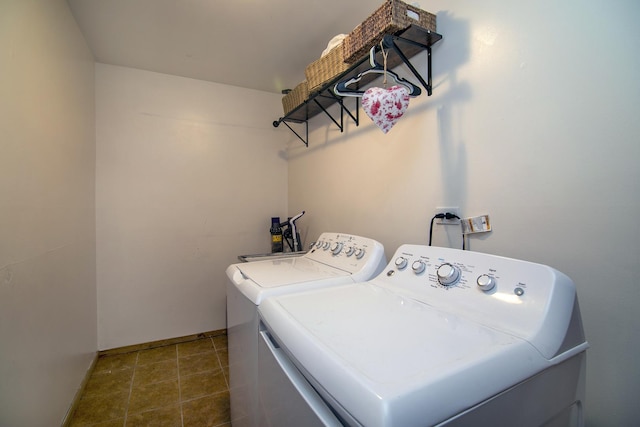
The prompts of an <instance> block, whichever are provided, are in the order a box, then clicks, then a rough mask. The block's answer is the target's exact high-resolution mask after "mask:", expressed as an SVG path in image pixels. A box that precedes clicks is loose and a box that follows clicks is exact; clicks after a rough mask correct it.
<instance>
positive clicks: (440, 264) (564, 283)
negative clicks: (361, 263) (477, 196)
mask: <svg viewBox="0 0 640 427" xmlns="http://www.w3.org/2000/svg"><path fill="white" fill-rule="evenodd" d="M371 283H372V284H374V285H377V286H381V287H385V288H387V289H390V290H391V291H393V292H396V293H398V294H399V296H401V297H407V298H410V299H411V300H414V301H418V302H421V303H423V304H425V305H426V306H430V307H433V308H436V309H439V310H442V311H443V312H450V313H455V314H456V315H458V316H462V317H466V318H471V319H472V320H474V321H477V322H478V323H482V324H485V325H488V326H491V327H495V328H498V329H501V330H505V331H508V332H510V333H513V334H516V335H518V336H520V337H531V336H532V334H536V333H540V331H541V329H542V326H541V325H542V324H549V325H550V328H552V329H553V328H557V327H558V326H559V325H561V324H563V323H565V324H566V322H568V318H569V316H570V315H571V312H572V309H573V304H574V300H575V285H574V283H573V282H572V281H571V279H569V278H568V277H567V276H565V275H564V274H562V273H560V272H559V271H557V270H555V269H553V268H551V267H548V266H545V265H541V264H535V263H531V262H527V261H520V260H516V259H510V258H505V257H500V256H496V255H490V254H483V253H479V252H471V251H462V250H458V249H451V248H441V247H435V246H420V245H402V246H400V247H399V248H398V250H397V251H396V252H395V254H394V255H393V257H392V258H391V260H390V262H389V264H388V265H387V267H386V268H385V270H384V271H383V273H381V274H380V275H378V276H377V277H376V278H375V279H374V280H372V281H371ZM554 322H556V323H555V326H553V323H554Z"/></svg>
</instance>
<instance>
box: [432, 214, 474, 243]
mask: <svg viewBox="0 0 640 427" xmlns="http://www.w3.org/2000/svg"><path fill="white" fill-rule="evenodd" d="M436 219H449V220H451V219H457V220H460V217H459V216H458V215H456V214H454V213H451V212H444V213H439V214H435V215H434V216H433V218H431V225H429V246H431V240H432V238H433V221H435V220H436ZM465 249H466V244H465V238H464V233H462V250H463V251H464V250H465Z"/></svg>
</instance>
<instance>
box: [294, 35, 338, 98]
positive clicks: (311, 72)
mask: <svg viewBox="0 0 640 427" xmlns="http://www.w3.org/2000/svg"><path fill="white" fill-rule="evenodd" d="M342 55H343V48H342V43H340V44H339V45H338V46H336V47H334V48H333V49H331V50H330V51H329V53H327V54H326V55H325V56H323V57H322V58H320V59H318V60H317V61H313V62H312V63H311V64H309V65H307V68H305V70H304V74H305V75H306V77H307V81H308V82H309V92H311V93H312V92H315V91H316V90H318V89H320V87H321V86H322V85H323V84H324V83H326V82H328V81H329V80H331V79H332V78H333V77H335V76H337V75H338V74H340V73H342V72H343V71H346V70H347V68H349V64H345V62H344V59H343V56H342Z"/></svg>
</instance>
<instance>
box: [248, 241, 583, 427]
mask: <svg viewBox="0 0 640 427" xmlns="http://www.w3.org/2000/svg"><path fill="white" fill-rule="evenodd" d="M259 314H260V317H261V325H260V327H261V332H260V335H261V336H260V338H261V339H260V345H259V360H260V382H259V384H260V390H259V394H260V395H259V400H260V408H261V409H262V413H261V417H262V419H261V423H262V425H273V426H294V425H295V426H313V425H320V426H322V425H325V426H326V425H349V426H366V427H383V426H394V427H398V426H402V427H411V426H433V425H437V426H439V425H447V426H519V427H522V426H541V425H545V426H563V427H564V426H569V425H578V426H580V425H582V424H583V402H584V395H585V379H584V375H585V365H586V349H587V347H588V343H587V342H586V341H585V337H584V333H583V328H582V320H581V317H580V309H579V307H578V300H577V297H576V290H575V285H574V283H573V282H572V281H571V280H570V279H569V278H568V277H567V276H565V275H564V274H562V273H560V272H558V271H556V270H554V269H552V268H550V267H547V266H544V265H540V264H533V263H529V262H524V261H518V260H514V259H508V258H503V257H498V256H493V255H488V254H481V253H476V252H469V251H460V250H456V249H449V248H438V247H429V246H417V245H403V246H401V247H400V248H399V249H398V250H397V251H396V253H395V254H394V257H393V258H392V261H391V262H390V263H389V265H388V266H387V267H386V269H385V271H384V272H382V273H381V274H380V275H378V276H377V277H376V278H374V279H372V280H370V281H368V282H364V283H355V284H349V285H343V286H339V287H332V288H328V289H320V290H314V291H309V292H305V293H301V294H295V295H284V296H279V297H273V298H269V299H267V300H265V301H264V302H263V303H262V304H261V305H260V308H259Z"/></svg>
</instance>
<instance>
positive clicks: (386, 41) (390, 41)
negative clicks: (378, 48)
mask: <svg viewBox="0 0 640 427" xmlns="http://www.w3.org/2000/svg"><path fill="white" fill-rule="evenodd" d="M396 40H402V41H403V42H407V43H410V44H412V45H414V46H419V47H421V48H423V49H425V50H426V51H427V80H426V81H425V80H424V78H423V77H422V75H421V74H420V73H419V72H418V70H416V67H414V66H413V64H412V63H411V61H409V58H407V56H406V55H405V54H404V52H403V51H402V49H400V47H399V46H398V45H397V44H396ZM382 43H383V45H384V46H385V47H386V48H390V49H393V51H394V52H395V53H396V54H398V56H399V57H400V59H402V62H404V64H405V65H406V66H407V67H408V68H409V70H411V72H412V73H413V75H414V76H415V77H416V78H417V79H418V80H419V81H420V83H421V84H422V86H423V87H424V88H425V90H426V91H427V95H428V96H431V92H432V87H431V46H427V45H425V44H422V43H418V42H415V41H413V40H409V39H405V38H402V37H399V36H394V35H391V34H386V35H385V36H384V37H383V38H382Z"/></svg>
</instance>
